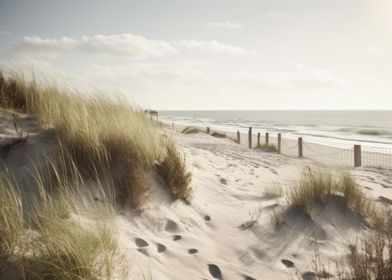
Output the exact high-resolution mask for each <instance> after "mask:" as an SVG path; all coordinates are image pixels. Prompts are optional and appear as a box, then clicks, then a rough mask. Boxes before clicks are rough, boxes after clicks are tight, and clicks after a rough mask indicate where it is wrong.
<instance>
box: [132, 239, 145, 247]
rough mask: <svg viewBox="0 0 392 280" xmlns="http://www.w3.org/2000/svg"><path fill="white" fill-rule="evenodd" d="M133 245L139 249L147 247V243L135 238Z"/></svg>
mask: <svg viewBox="0 0 392 280" xmlns="http://www.w3.org/2000/svg"><path fill="white" fill-rule="evenodd" d="M135 244H136V246H138V247H139V248H142V247H147V246H148V243H147V241H145V240H144V239H141V238H135Z"/></svg>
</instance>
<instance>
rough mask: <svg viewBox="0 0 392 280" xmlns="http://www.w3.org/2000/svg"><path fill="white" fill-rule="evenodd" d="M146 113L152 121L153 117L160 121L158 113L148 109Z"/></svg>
mask: <svg viewBox="0 0 392 280" xmlns="http://www.w3.org/2000/svg"><path fill="white" fill-rule="evenodd" d="M144 112H145V113H146V114H149V115H150V118H151V119H152V118H153V117H156V118H157V120H158V111H155V110H150V109H146V110H144Z"/></svg>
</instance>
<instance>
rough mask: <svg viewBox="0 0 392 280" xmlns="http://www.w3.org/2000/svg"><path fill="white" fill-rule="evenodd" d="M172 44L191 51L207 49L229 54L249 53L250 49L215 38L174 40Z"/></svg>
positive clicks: (207, 50)
mask: <svg viewBox="0 0 392 280" xmlns="http://www.w3.org/2000/svg"><path fill="white" fill-rule="evenodd" d="M172 44H173V45H174V46H176V47H178V48H180V49H186V50H191V51H206V52H213V53H228V54H237V55H248V54H249V51H247V50H245V49H243V48H240V47H236V46H232V45H227V44H223V43H221V42H218V41H215V40H214V41H197V40H182V41H174V42H173V43H172Z"/></svg>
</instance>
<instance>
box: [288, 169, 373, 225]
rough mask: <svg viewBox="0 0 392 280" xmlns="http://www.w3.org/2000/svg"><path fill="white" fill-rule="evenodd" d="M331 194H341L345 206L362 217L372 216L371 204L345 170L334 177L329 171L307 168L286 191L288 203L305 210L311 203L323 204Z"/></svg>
mask: <svg viewBox="0 0 392 280" xmlns="http://www.w3.org/2000/svg"><path fill="white" fill-rule="evenodd" d="M332 194H335V195H340V196H343V198H344V201H345V204H346V207H347V208H351V209H352V210H354V211H355V212H356V213H358V214H359V215H361V216H362V217H363V218H370V217H372V216H373V214H374V207H373V205H372V204H371V202H370V201H369V199H367V198H366V196H365V194H364V193H363V192H362V191H361V190H360V189H359V188H358V186H357V184H356V182H355V180H354V178H353V177H352V176H351V175H350V174H349V173H347V172H341V173H339V174H338V175H337V176H335V177H334V176H333V175H332V173H331V172H329V171H321V170H314V169H311V168H308V169H307V170H306V171H305V172H303V174H302V176H301V178H300V180H299V181H298V183H297V185H296V186H294V187H293V188H292V190H291V191H290V192H289V193H288V204H289V206H299V207H302V208H303V209H304V210H305V211H307V209H308V207H309V206H310V204H311V203H321V204H323V203H324V202H325V201H326V199H327V198H329V197H330V196H331V195H332Z"/></svg>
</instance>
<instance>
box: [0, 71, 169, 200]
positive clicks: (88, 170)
mask: <svg viewBox="0 0 392 280" xmlns="http://www.w3.org/2000/svg"><path fill="white" fill-rule="evenodd" d="M0 105H1V106H3V107H7V108H13V109H17V110H22V111H23V112H25V113H28V114H31V115H33V116H35V117H36V118H37V120H38V121H39V124H40V126H41V127H43V128H51V129H54V130H55V132H56V135H57V138H58V140H59V143H60V144H61V146H62V149H64V150H65V152H66V153H67V154H69V155H70V159H71V160H72V162H74V163H75V165H76V166H77V168H78V170H80V172H81V175H82V176H83V177H84V178H87V179H89V178H90V179H91V178H95V177H96V176H97V174H100V175H101V178H100V179H101V180H102V179H103V178H105V177H108V175H111V176H112V177H113V178H115V180H114V183H115V187H116V189H117V194H118V199H119V201H120V202H121V203H122V204H126V203H128V204H130V205H131V206H132V207H133V208H140V207H141V206H142V204H143V201H144V200H145V198H146V196H147V195H148V194H149V190H150V186H149V185H148V180H147V176H148V175H147V174H148V173H149V172H150V170H151V169H152V168H153V166H154V162H156V161H158V160H159V159H160V158H162V155H163V154H164V153H165V152H166V150H165V149H163V148H162V147H161V145H160V144H161V134H160V133H159V124H158V123H156V122H154V121H151V120H150V119H149V117H148V116H147V115H146V114H145V113H144V112H143V111H141V110H138V109H136V108H134V107H132V106H130V105H127V102H125V101H124V100H122V98H120V97H117V98H112V99H110V100H109V99H108V98H105V97H102V96H96V95H95V96H94V97H93V96H87V95H83V94H81V93H78V92H70V91H66V90H59V89H58V88H57V87H55V86H53V85H48V84H47V83H42V82H39V81H37V80H33V81H27V80H26V79H25V78H24V77H23V76H22V75H20V74H16V73H14V74H12V75H11V76H10V77H8V78H5V77H4V76H3V75H2V74H1V76H0ZM172 149H175V147H172ZM67 158H68V157H67ZM170 170H172V169H170ZM173 172H176V171H174V170H173ZM176 176H177V175H176V174H173V175H171V177H176Z"/></svg>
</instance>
